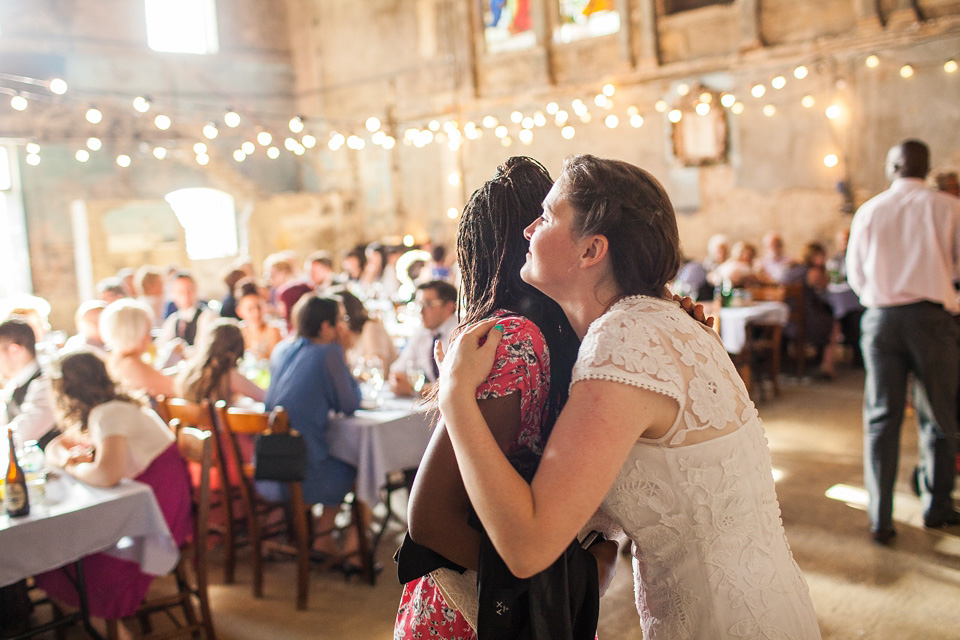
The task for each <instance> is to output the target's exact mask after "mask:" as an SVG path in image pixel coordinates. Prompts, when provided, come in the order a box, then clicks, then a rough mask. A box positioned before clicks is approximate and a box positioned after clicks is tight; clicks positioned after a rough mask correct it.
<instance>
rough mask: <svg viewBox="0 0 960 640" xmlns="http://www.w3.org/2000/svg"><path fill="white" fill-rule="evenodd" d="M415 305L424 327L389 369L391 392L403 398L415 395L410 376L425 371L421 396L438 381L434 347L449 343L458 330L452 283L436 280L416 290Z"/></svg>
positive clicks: (455, 291) (455, 298)
mask: <svg viewBox="0 0 960 640" xmlns="http://www.w3.org/2000/svg"><path fill="white" fill-rule="evenodd" d="M416 303H417V306H419V307H420V320H421V321H422V325H421V326H420V328H419V329H417V331H416V332H415V333H414V334H413V335H412V336H410V339H409V340H408V341H407V344H406V345H404V347H403V350H402V351H400V355H399V356H398V357H397V359H396V360H395V361H394V363H393V364H392V365H391V366H390V389H391V390H393V392H394V393H395V394H397V395H400V396H410V395H414V394H415V393H416V390H415V389H414V387H413V384H412V383H411V381H410V380H409V376H408V373H410V372H422V373H423V375H424V378H425V381H426V384H424V386H423V388H422V389H421V393H425V392H427V391H428V390H429V389H430V387H431V386H432V385H433V384H434V383H435V382H436V381H437V376H438V372H439V368H438V366H437V361H436V360H434V357H433V353H434V347H435V346H436V344H437V343H438V342H439V343H440V346H441V347H444V348H445V347H446V346H447V344H449V340H450V334H451V333H453V330H454V329H456V328H457V315H456V310H457V289H456V288H455V287H454V286H453V285H452V284H450V283H449V282H444V281H443V280H434V281H432V282H425V283H423V284H422V285H420V286H419V287H417V293H416Z"/></svg>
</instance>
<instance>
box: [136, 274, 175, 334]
mask: <svg viewBox="0 0 960 640" xmlns="http://www.w3.org/2000/svg"><path fill="white" fill-rule="evenodd" d="M134 282H135V283H136V285H137V300H139V301H140V302H143V303H144V304H146V305H147V306H148V307H150V310H151V311H152V312H153V326H155V327H159V326H160V325H162V324H163V320H164V318H166V313H165V310H166V306H167V301H166V298H165V297H164V291H163V275H161V274H160V272H159V271H158V270H157V269H156V267H151V266H143V267H140V268H139V269H137V275H136V277H135V278H134Z"/></svg>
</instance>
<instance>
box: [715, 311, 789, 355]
mask: <svg viewBox="0 0 960 640" xmlns="http://www.w3.org/2000/svg"><path fill="white" fill-rule="evenodd" d="M719 315H720V339H721V340H723V346H724V348H726V350H727V353H734V354H736V353H740V352H741V351H743V345H744V344H746V342H747V325H748V324H749V323H751V322H766V323H773V324H779V325H785V324H787V320H788V319H789V318H790V307H788V306H787V304H786V303H785V302H774V301H763V302H755V303H753V304H751V305H749V306H745V307H721V308H720V313H719Z"/></svg>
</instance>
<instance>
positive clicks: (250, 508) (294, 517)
mask: <svg viewBox="0 0 960 640" xmlns="http://www.w3.org/2000/svg"><path fill="white" fill-rule="evenodd" d="M216 412H217V415H218V417H219V420H220V424H221V425H222V426H223V429H224V432H225V433H226V434H227V439H228V440H229V451H230V455H231V457H232V459H233V461H234V464H235V465H236V467H237V468H238V469H240V470H241V472H240V494H241V497H242V500H243V504H244V508H245V511H246V514H247V536H248V538H249V540H250V548H251V551H252V555H253V596H254V597H255V598H262V597H263V553H264V542H265V539H266V538H267V537H272V535H274V534H276V532H275V531H267V530H266V527H265V526H264V524H265V519H266V516H267V515H268V514H269V513H270V512H272V511H274V510H276V509H277V508H278V507H284V506H286V505H284V504H282V503H272V502H269V501H267V500H265V499H263V498H262V497H260V495H259V494H258V493H257V490H256V487H255V486H254V482H253V471H254V469H253V464H252V463H250V462H249V461H247V460H246V459H245V456H244V453H243V447H242V445H241V444H240V438H241V437H250V438H252V437H255V436H258V435H260V434H263V433H286V432H287V431H288V430H289V426H288V422H287V413H286V412H285V411H284V410H283V409H282V408H280V407H277V408H276V409H274V411H273V412H272V413H260V412H252V411H246V410H243V409H236V408H227V406H226V403H224V402H218V403H217V404H216ZM286 484H287V487H288V489H289V492H290V501H289V513H288V515H289V518H290V521H291V523H292V527H293V534H294V535H293V538H294V544H295V549H296V557H297V609H306V608H307V595H308V587H309V578H310V574H309V571H310V544H311V536H310V526H309V524H308V522H309V519H310V507H309V506H308V505H307V504H306V503H304V501H303V487H302V485H301V483H299V482H288V483H286Z"/></svg>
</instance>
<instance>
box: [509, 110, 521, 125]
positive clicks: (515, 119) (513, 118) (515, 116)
mask: <svg viewBox="0 0 960 640" xmlns="http://www.w3.org/2000/svg"><path fill="white" fill-rule="evenodd" d="M522 120H523V114H522V113H520V112H519V111H514V112H513V113H511V114H510V122H512V123H514V124H520V122H521V121H522Z"/></svg>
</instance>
